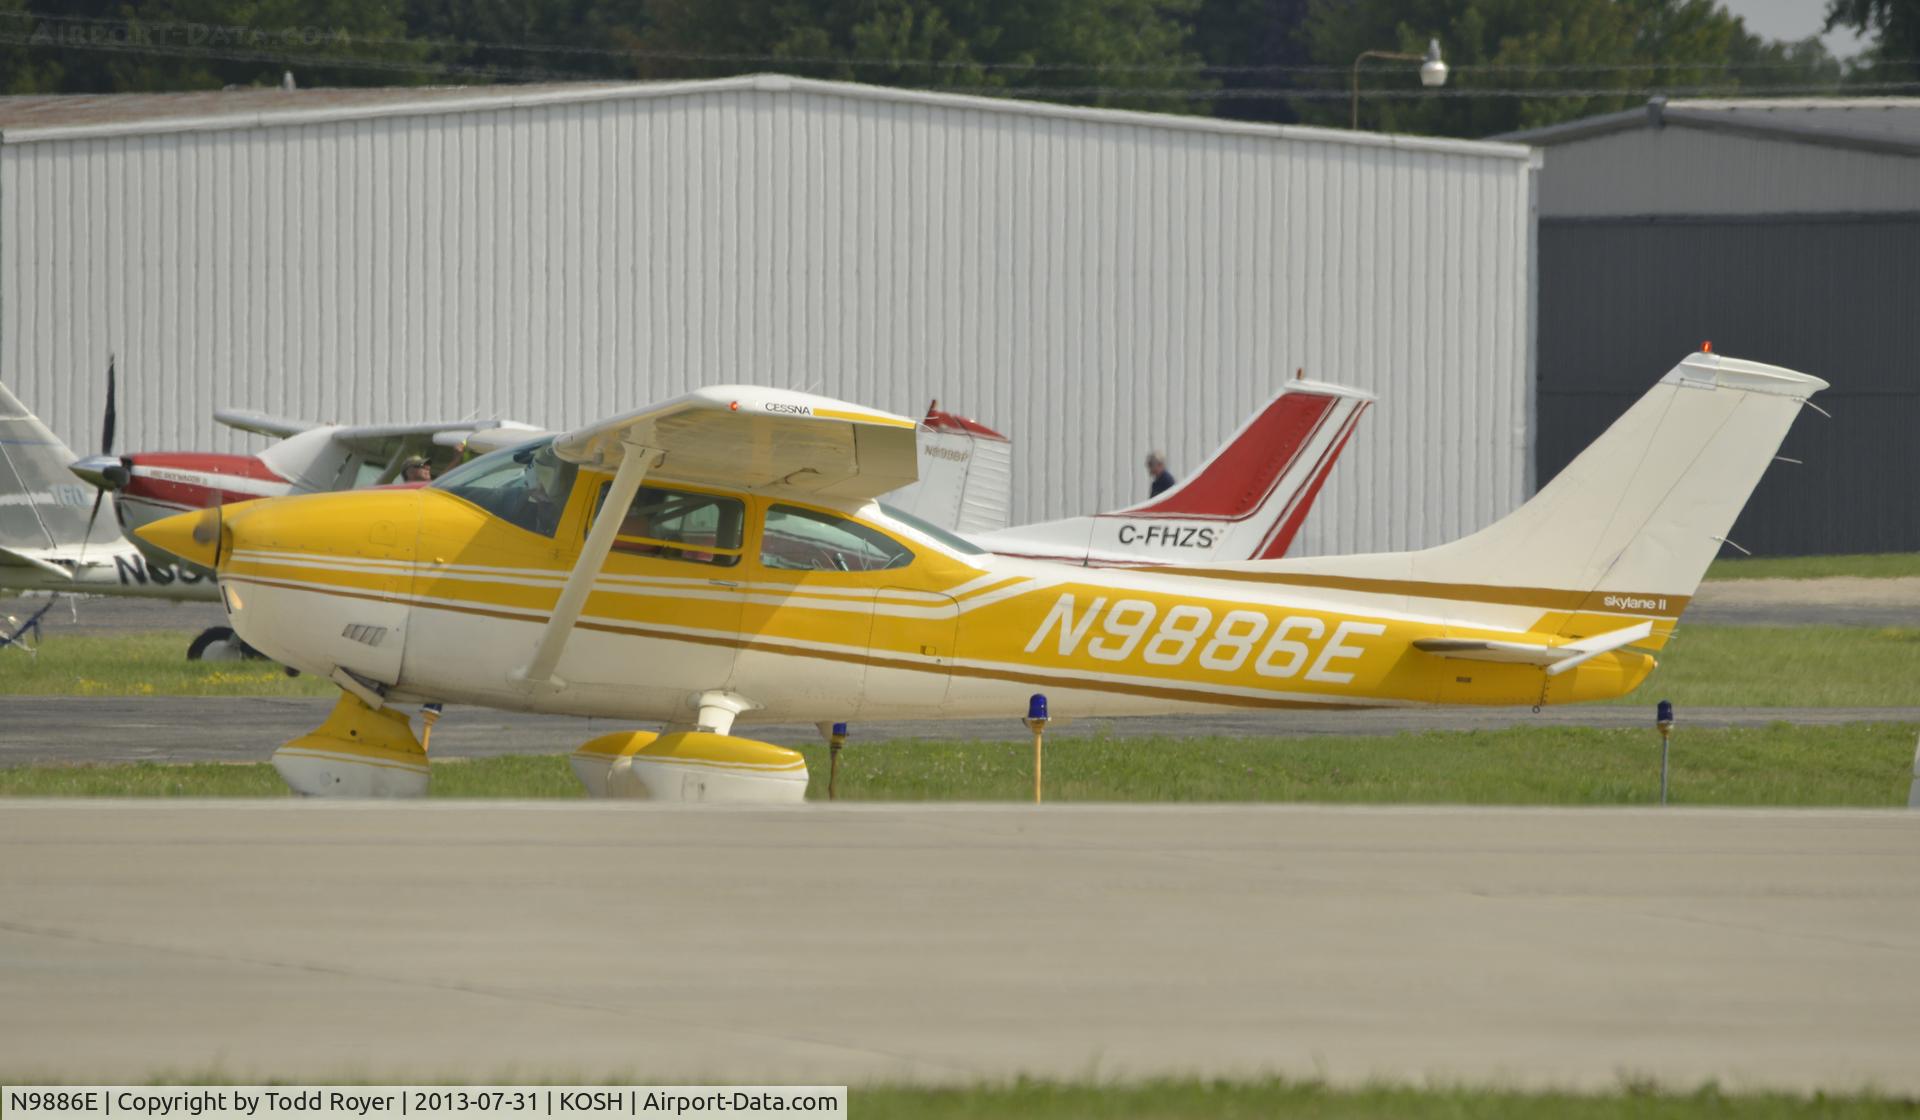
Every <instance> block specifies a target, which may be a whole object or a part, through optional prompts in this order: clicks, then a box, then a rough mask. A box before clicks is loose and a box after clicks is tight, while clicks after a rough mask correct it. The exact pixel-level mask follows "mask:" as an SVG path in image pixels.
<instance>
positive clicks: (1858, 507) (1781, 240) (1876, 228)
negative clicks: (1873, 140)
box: [1539, 151, 1920, 555]
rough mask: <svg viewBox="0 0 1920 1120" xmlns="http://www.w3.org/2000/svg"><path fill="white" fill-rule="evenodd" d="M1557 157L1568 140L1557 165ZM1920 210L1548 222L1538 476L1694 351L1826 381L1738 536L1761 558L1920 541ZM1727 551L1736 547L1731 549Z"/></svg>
mask: <svg viewBox="0 0 1920 1120" xmlns="http://www.w3.org/2000/svg"><path fill="white" fill-rule="evenodd" d="M1558 158H1559V153H1558V151H1556V152H1554V153H1553V154H1552V155H1551V156H1550V157H1549V163H1551V162H1552V161H1553V160H1555V159H1558ZM1916 293H1920V213H1908V214H1889V215H1871V216H1867V215H1854V216H1851V217H1843V218H1820V217H1815V216H1808V215H1801V216H1791V217H1790V216H1776V217H1771V218H1766V219H1759V220H1741V219H1707V218H1697V219H1668V220H1658V219H1647V218H1640V219H1626V220H1622V219H1597V220H1591V221H1568V220H1562V221H1545V220H1542V221H1541V223H1540V400H1539V418H1540V419H1539V424H1540V426H1539V454H1540V460H1539V469H1540V474H1539V477H1540V479H1541V481H1543V482H1544V481H1545V480H1547V479H1549V478H1552V477H1553V475H1554V474H1555V473H1557V472H1558V471H1559V470H1560V468H1562V467H1564V466H1565V465H1566V464H1567V462H1568V461H1569V460H1571V459H1572V458H1573V456H1574V455H1575V454H1577V453H1578V452H1579V451H1580V449H1581V448H1583V447H1585V446H1586V445H1587V443H1588V442H1589V441H1590V440H1591V439H1592V438H1593V437H1594V436H1595V435H1597V434H1599V432H1600V431H1601V429H1603V428H1604V427H1605V426H1606V425H1607V424H1608V423H1610V422H1612V420H1613V418H1614V417H1616V416H1618V415H1619V414H1620V413H1621V412H1623V411H1625V409H1626V407H1627V405H1628V404H1630V403H1631V402H1632V400H1633V399H1634V398H1635V397H1637V396H1639V394H1640V393H1642V392H1643V391H1645V389H1646V386H1647V385H1649V384H1650V383H1652V382H1653V381H1654V380H1655V379H1656V378H1658V377H1659V376H1661V375H1662V374H1663V373H1665V372H1666V371H1667V370H1668V369H1669V368H1671V367H1672V365H1673V364H1674V363H1675V362H1676V361H1678V360H1679V359H1680V358H1681V357H1682V356H1684V355H1685V354H1686V353H1687V352H1688V351H1689V350H1695V349H1698V348H1699V346H1700V344H1701V343H1702V342H1704V341H1711V342H1712V343H1713V347H1714V349H1715V350H1717V351H1719V352H1721V353H1723V354H1729V355H1732V356H1734V357H1740V358H1752V359H1755V360H1758V361H1763V362H1771V363H1773V364H1776V365H1783V366H1788V367H1790V368H1793V369H1798V370H1803V371H1805V372H1807V373H1811V374H1814V375H1815V376H1818V377H1823V378H1825V379H1826V380H1828V381H1829V382H1831V383H1832V385H1833V387H1832V389H1830V390H1828V391H1827V392H1824V393H1822V394H1820V395H1819V396H1818V397H1816V398H1815V399H1814V400H1815V403H1816V404H1818V405H1820V406H1821V407H1822V408H1824V409H1826V410H1827V411H1828V412H1831V413H1832V414H1833V419H1831V420H1828V419H1825V418H1823V417H1821V416H1820V415H1818V414H1817V413H1814V412H1812V411H1808V412H1807V413H1806V414H1805V415H1804V416H1803V417H1802V419H1801V420H1800V421H1799V422H1798V423H1796V424H1795V425H1794V428H1793V431H1792V432H1791V433H1789V435H1788V436H1787V441H1786V444H1785V446H1784V447H1782V448H1781V452H1780V453H1781V454H1782V455H1785V456H1787V457H1789V458H1793V459H1799V460H1803V465H1799V466H1795V465H1791V464H1786V463H1778V464H1775V465H1774V467H1773V469H1772V470H1770V471H1768V473H1767V476H1766V477H1765V478H1764V479H1763V480H1762V481H1761V483H1760V486H1759V488H1758V489H1757V490H1756V491H1755V492H1754V496H1753V500H1752V501H1751V502H1750V503H1749V504H1748V506H1747V509H1746V512H1745V513H1743V514H1742V515H1741V518H1740V520H1739V522H1738V523H1737V524H1735V526H1734V528H1733V532H1732V538H1733V539H1734V540H1735V541H1737V542H1739V543H1740V544H1741V545H1743V546H1745V547H1747V548H1749V549H1751V550H1753V551H1754V552H1755V553H1760V554H1778V555H1809V554H1820V553H1845V552H1910V551H1916V550H1920V486H1917V485H1916V484H1915V482H1916V478H1915V463H1916V459H1915V455H1914V446H1915V439H1916V435H1915V433H1917V432H1920V371H1916V367H1915V357H1914V356H1915V355H1916V354H1920V304H1916ZM1727 554H1728V555H1733V553H1731V552H1728V553H1727Z"/></svg>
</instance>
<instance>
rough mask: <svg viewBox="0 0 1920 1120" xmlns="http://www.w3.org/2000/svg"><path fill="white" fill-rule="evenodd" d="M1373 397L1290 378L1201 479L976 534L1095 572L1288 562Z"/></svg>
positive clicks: (988, 542) (998, 545)
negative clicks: (1143, 497)
mask: <svg viewBox="0 0 1920 1120" xmlns="http://www.w3.org/2000/svg"><path fill="white" fill-rule="evenodd" d="M1373 400H1374V397H1373V394H1371V393H1368V392H1365V391H1363V390H1360V389H1351V388H1348V387H1346V386H1344V385H1329V384H1327V383H1326V382H1322V381H1304V380H1294V381H1289V382H1287V383H1286V384H1284V385H1283V386H1281V388H1280V391H1279V392H1278V393H1276V394H1275V395H1274V397H1273V399H1271V400H1269V401H1268V402H1267V403H1266V405H1265V406H1263V407H1262V408H1261V409H1260V411H1258V412H1256V413H1254V414H1253V416H1252V418H1251V419H1249V420H1248V421H1247V422H1246V423H1244V424H1242V425H1241V426H1240V427H1239V428H1238V429H1237V430H1236V431H1235V432H1234V433H1233V435H1232V436H1230V437H1229V438H1228V439H1227V442H1226V443H1224V444H1222V445H1221V447H1220V449H1219V450H1218V451H1215V452H1214V453H1213V456H1212V457H1211V458H1209V459H1208V460H1207V461H1206V462H1205V463H1203V464H1201V465H1200V469H1199V470H1197V471H1195V472H1194V473H1193V474H1192V476H1190V477H1189V478H1187V479H1186V480H1185V481H1183V482H1180V483H1178V484H1176V485H1174V486H1173V487H1171V488H1169V489H1168V490H1167V491H1166V492H1165V493H1162V494H1159V495H1157V496H1155V497H1153V498H1150V499H1148V500H1147V501H1145V502H1141V503H1140V504H1138V505H1134V506H1129V507H1127V508H1126V509H1122V510H1117V511H1115V512H1112V513H1101V514H1096V515H1094V516H1092V517H1070V518H1066V519H1063V520H1060V521H1047V522H1042V523H1040V524H1036V525H1020V526H1016V527H1014V528H1012V529H1007V530H1005V531H1003V532H999V533H991V534H985V535H980V536H976V537H975V540H976V542H977V543H979V544H981V545H983V546H985V547H987V548H990V549H992V550H993V551H995V552H999V553H1004V554H1007V555H1013V556H1031V557H1035V558H1038V559H1046V560H1063V561H1066V562H1068V563H1073V564H1089V565H1098V566H1106V565H1146V564H1164V563H1170V562H1172V563H1208V562H1224V561H1234V560H1254V559H1272V558H1276V557H1280V556H1284V555H1285V554H1286V551H1287V549H1288V547H1289V546H1291V545H1292V544H1293V538H1294V535H1295V534H1296V533H1298V532H1299V531H1300V525H1301V522H1303V521H1305V520H1306V517H1307V512H1308V511H1309V510H1310V509H1312V508H1313V501H1314V499H1315V498H1316V497H1317V496H1319V493H1320V487H1321V485H1322V484H1324V483H1325V482H1326V480H1327V475H1328V474H1329V473H1330V472H1331V471H1332V470H1333V464H1334V463H1335V462H1336V461H1337V460H1338V459H1339V458H1340V452H1341V451H1342V450H1343V449H1344V448H1345V447H1346V445H1347V440H1348V438H1349V437H1351V436H1352V435H1353V429H1354V427H1355V426H1356V425H1357V424H1359V422H1360V416H1361V414H1362V413H1364V412H1365V411H1366V410H1367V406H1368V405H1370V404H1372V403H1373Z"/></svg>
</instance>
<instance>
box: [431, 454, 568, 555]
mask: <svg viewBox="0 0 1920 1120" xmlns="http://www.w3.org/2000/svg"><path fill="white" fill-rule="evenodd" d="M576 473H577V468H575V466H574V465H573V464H572V463H569V462H567V461H565V460H563V459H561V458H560V457H559V456H558V455H555V454H554V453H553V441H552V440H551V439H546V440H538V441H536V442H534V443H526V444H521V445H520V446H519V447H508V448H503V449H501V450H499V451H493V452H489V453H487V454H485V455H482V456H480V457H479V458H478V459H475V460H473V461H472V462H470V463H466V464H463V465H461V466H459V467H456V468H454V469H453V470H451V471H448V472H447V473H446V474H444V475H442V476H441V477H439V478H438V479H435V480H434V482H433V484H432V485H433V488H434V489H436V490H445V491H446V492H447V493H449V494H455V495H458V496H459V497H462V498H465V499H466V500H467V501H469V502H472V503H473V504H474V505H477V506H479V507H480V508H481V509H484V510H486V511H487V512H488V513H491V514H493V515H494V516H495V517H498V518H500V519H502V520H504V521H510V522H512V523H513V524H515V525H518V526H519V527H520V528H522V529H525V530H527V531H528V532H530V533H538V534H540V535H541V536H543V537H551V536H553V534H554V531H555V530H556V529H558V528H559V527H560V514H561V512H562V511H564V510H565V509H566V508H567V496H568V495H569V494H571V493H573V480H574V475H575V474H576Z"/></svg>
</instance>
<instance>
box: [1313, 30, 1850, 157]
mask: <svg viewBox="0 0 1920 1120" xmlns="http://www.w3.org/2000/svg"><path fill="white" fill-rule="evenodd" d="M1307 37H1308V41H1309V43H1310V44H1311V48H1312V54H1313V57H1314V59H1315V61H1317V62H1320V63H1322V64H1325V65H1340V66H1344V65H1348V64H1351V63H1352V61H1353V59H1354V58H1355V56H1357V55H1359V54H1360V53H1361V52H1362V51H1366V50H1370V49H1385V50H1401V51H1407V52H1412V53H1418V52H1420V51H1422V50H1424V49H1425V47H1426V44H1427V40H1428V39H1430V38H1437V39H1439V40H1440V43H1441V45H1442V49H1443V52H1444V54H1445V56H1446V60H1447V62H1448V64H1449V65H1450V66H1451V67H1452V69H1453V73H1452V76H1451V78H1450V79H1449V81H1448V83H1447V86H1446V88H1445V89H1444V90H1442V91H1440V93H1439V94H1438V95H1428V94H1422V93H1420V92H1419V90H1420V87H1419V85H1418V79H1417V77H1415V75H1414V71H1413V67H1412V66H1411V65H1409V64H1387V65H1378V66H1373V67H1369V68H1366V69H1363V71H1362V76H1361V92H1362V101H1361V126H1362V127H1363V128H1373V129H1385V130H1390V131H1399V132H1422V133H1431V134H1438V135H1449V136H1487V135H1492V134H1497V133H1501V132H1508V131H1512V130H1515V129H1521V128H1533V127H1538V126H1541V125H1548V124H1554V123H1557V122H1560V121H1565V120H1572V119H1574V118H1577V117H1586V116H1592V115H1594V114H1597V113H1607V112H1613V111H1617V110H1621V109H1627V108H1633V107H1636V106H1639V105H1644V104H1645V103H1646V100H1647V96H1648V91H1658V90H1674V91H1676V92H1678V93H1681V94H1685V93H1689V92H1694V91H1696V90H1701V89H1711V90H1714V91H1731V90H1733V89H1736V88H1744V87H1745V86H1749V85H1755V84H1760V85H1780V84H1784V83H1782V82H1781V81H1780V80H1779V77H1780V76H1781V74H1783V73H1794V72H1798V71H1793V70H1788V71H1781V70H1778V69H1769V68H1767V67H1771V66H1773V65H1775V64H1778V63H1782V62H1788V61H1792V59H1790V57H1789V55H1790V52H1791V50H1792V49H1793V48H1789V47H1780V46H1779V45H1775V46H1773V47H1770V46H1768V45H1767V44H1766V43H1764V41H1762V40H1760V39H1759V38H1757V37H1756V36H1753V35H1751V34H1750V33H1748V31H1747V30H1746V26H1745V24H1743V23H1742V22H1741V21H1740V20H1739V19H1738V18H1736V17H1734V16H1731V15H1729V14H1728V13H1727V12H1726V10H1725V9H1724V8H1722V7H1721V6H1720V5H1719V4H1718V3H1716V2H1714V0H1316V2H1315V4H1314V10H1313V13H1312V15H1311V16H1310V17H1309V20H1308V27H1307ZM1821 53H1822V54H1824V52H1821ZM1829 61H1830V60H1829ZM1743 62H1744V63H1745V64H1747V70H1745V71H1743V70H1741V69H1739V68H1737V64H1740V63H1743ZM1756 64H1765V65H1764V66H1762V65H1756ZM1795 65H1796V66H1805V67H1807V68H1809V70H1810V71H1811V70H1817V69H1818V66H1819V60H1818V59H1807V58H1800V59H1799V61H1798V62H1796V63H1795ZM1743 72H1744V73H1746V74H1747V79H1746V80H1743V78H1742V74H1743ZM1761 75H1771V76H1770V77H1761ZM1341 84H1342V85H1343V86H1344V84H1345V79H1344V76H1343V77H1342V79H1341ZM1326 85H1327V86H1330V85H1331V83H1326ZM1514 91H1539V92H1538V93H1537V94H1536V95H1534V96H1527V95H1525V94H1516V93H1515V92H1514ZM1369 93H1371V94H1373V96H1368V94H1369ZM1476 94H1477V95H1476ZM1408 95H1412V96H1408ZM1314 97H1315V100H1312V101H1308V102H1305V105H1306V107H1305V108H1304V109H1303V115H1305V116H1307V117H1309V118H1310V119H1314V120H1318V121H1321V122H1323V123H1328V124H1344V123H1345V120H1346V116H1347V111H1348V107H1347V97H1346V95H1345V93H1344V91H1332V90H1330V89H1328V88H1324V87H1323V88H1322V89H1321V90H1319V91H1317V92H1316V93H1315V94H1314Z"/></svg>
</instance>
